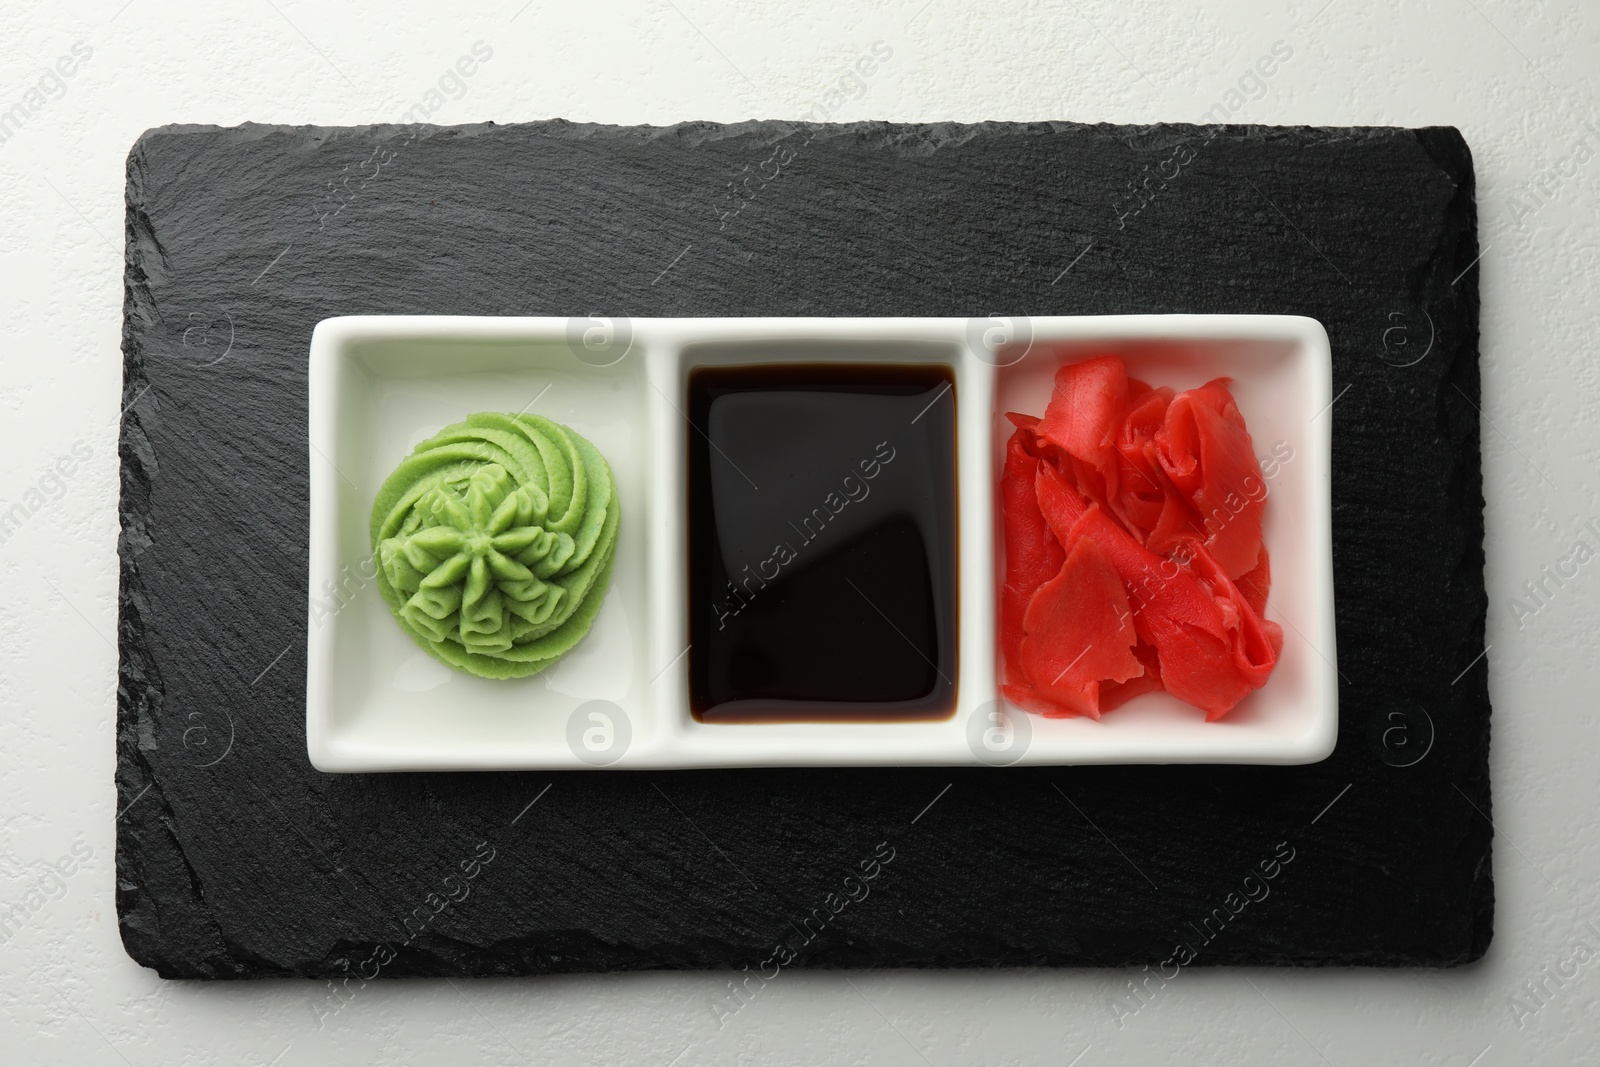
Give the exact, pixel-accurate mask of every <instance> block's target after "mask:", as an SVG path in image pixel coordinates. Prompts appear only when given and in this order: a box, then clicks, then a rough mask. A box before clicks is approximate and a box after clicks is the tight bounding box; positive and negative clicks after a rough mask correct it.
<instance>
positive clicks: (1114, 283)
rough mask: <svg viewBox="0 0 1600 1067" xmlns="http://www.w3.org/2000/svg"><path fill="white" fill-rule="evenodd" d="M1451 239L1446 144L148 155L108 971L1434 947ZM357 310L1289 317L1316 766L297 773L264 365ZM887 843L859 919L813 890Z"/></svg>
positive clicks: (295, 522) (1442, 941)
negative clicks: (1318, 687)
mask: <svg viewBox="0 0 1600 1067" xmlns="http://www.w3.org/2000/svg"><path fill="white" fill-rule="evenodd" d="M1136 186H1137V187H1142V189H1143V192H1142V194H1136V193H1135V191H1134V190H1135V187H1136ZM741 204H742V209H741ZM1135 208H1137V209H1138V210H1135ZM735 209H739V210H735ZM1477 255H1478V249H1477V238H1476V212H1475V207H1474V202H1473V175H1472V165H1471V159H1470V155H1469V153H1468V150H1467V147H1466V145H1465V144H1464V142H1463V141H1462V139H1461V137H1460V135H1459V134H1458V133H1457V132H1456V131H1455V130H1453V129H1439V128H1435V129H1424V130H1399V129H1303V128H1299V129H1279V128H1263V127H1212V128H1200V127H1194V126H1155V127H1141V128H1132V127H1112V126H1082V125H1074V124H1067V123H1050V124H1031V125H1009V124H983V125H976V126H967V125H951V124H941V125H932V126H903V125H887V124H882V123H861V124H855V125H848V126H803V125H800V126H797V125H792V124H785V123H752V124H745V125H738V126H717V125H712V124H706V123H695V124H688V125H682V126H677V127H673V128H670V129H650V128H631V129H629V128H614V127H599V126H576V125H571V124H568V123H565V122H550V123H537V124H531V125H520V126H508V127H497V126H492V125H485V126H471V127H456V128H438V127H418V126H400V127H396V126H383V127H372V128H360V129H323V128H308V127H297V128H292V129H291V128H285V127H263V126H246V127H242V128H238V129H231V130H222V129H216V128H211V127H168V128H165V129H161V130H155V131H152V132H150V133H147V134H145V135H144V136H143V137H142V138H141V139H140V140H139V142H138V143H137V144H136V145H135V146H134V148H133V151H132V153H131V154H130V156H129V159H128V215H127V278H126V283H127V287H126V305H125V307H126V325H125V327H124V337H123V351H124V354H125V358H126V364H125V383H124V390H125V391H124V397H123V402H124V404H125V405H126V408H127V410H126V414H125V416H124V420H123V426H122V438H121V457H122V501H121V517H122V535H121V541H120V545H119V548H120V553H121V560H122V588H121V617H120V625H119V631H118V632H119V641H120V648H121V667H120V686H119V691H118V729H117V756H118V760H117V776H116V777H117V786H118V790H119V800H120V804H119V811H120V812H122V814H121V815H120V816H119V820H118V823H117V830H118V846H117V911H118V915H119V919H120V922H121V928H122V934H123V941H124V944H125V945H126V946H127V949H128V952H129V953H130V954H131V955H132V956H133V958H134V959H136V960H138V961H139V962H141V963H143V964H146V965H147V966H151V967H154V968H156V969H157V970H158V971H159V972H160V973H161V974H163V975H165V976H169V977H196V978H244V977H257V976H270V975H291V974H297V975H337V976H342V977H345V978H347V979H348V980H347V981H346V982H344V983H342V984H341V986H340V988H341V990H348V989H351V988H356V987H358V986H359V983H360V981H362V980H363V978H371V977H374V976H377V975H382V976H394V975H422V974H447V975H481V974H535V973H544V972H561V971H594V970H629V969H639V968H658V967H668V968H695V967H733V968H742V967H744V966H746V965H749V967H750V968H751V970H752V971H759V970H763V969H765V970H767V971H769V972H770V971H771V969H772V968H773V967H776V966H778V965H779V964H780V963H782V962H783V961H784V958H785V953H782V952H779V953H777V955H776V958H774V954H775V950H776V949H777V947H778V946H779V944H780V943H786V944H787V945H788V947H789V948H790V949H795V950H797V951H796V954H795V958H794V962H795V964H796V965H803V966H820V967H856V966H970V965H998V964H1046V965H1057V964H1095V965H1111V964H1128V963H1136V964H1137V963H1149V964H1152V965H1153V966H1152V969H1153V970H1155V969H1158V968H1157V967H1155V966H1154V965H1158V964H1161V963H1162V962H1163V961H1167V960H1172V961H1173V962H1171V963H1169V964H1167V965H1166V966H1165V967H1163V968H1159V969H1161V970H1163V971H1165V972H1168V973H1170V971H1171V968H1172V967H1175V966H1177V965H1178V964H1181V963H1184V962H1187V961H1188V958H1189V954H1188V953H1186V952H1184V951H1182V950H1177V947H1178V946H1180V945H1185V946H1187V947H1188V949H1189V950H1190V951H1191V952H1192V953H1193V957H1194V962H1197V963H1201V964H1220V963H1284V964H1337V963H1343V964H1371V965H1405V964H1421V965H1451V964H1459V963H1464V962H1467V961H1471V960H1474V959H1477V958H1478V957H1480V956H1481V955H1482V954H1483V953H1484V951H1485V950H1486V948H1487V946H1488V943H1489V939H1490V936H1491V930H1492V923H1493V886H1492V881H1491V872H1490V862H1489V858H1490V838H1491V830H1490V824H1489V822H1488V817H1489V815H1490V814H1491V813H1490V808H1489V782H1488V739H1489V732H1488V727H1489V701H1488V690H1487V666H1486V661H1485V660H1484V658H1482V657H1481V655H1480V654H1481V652H1482V651H1483V630H1484V614H1485V610H1486V597H1485V591H1484V582H1483V551H1482V538H1483V521H1482V507H1483V500H1482V489H1481V484H1482V483H1481V474H1480V466H1479V444H1478V423H1479V414H1478V410H1477V406H1478V404H1479V378H1478V363H1477V341H1478V330H1477V313H1478V299H1477V271H1476V270H1475V269H1473V264H1474V262H1475V261H1476V257H1477ZM366 312H371V313H389V314H403V313H417V312H437V313H452V314H471V315H500V314H540V315H576V314H589V313H594V312H601V313H607V314H618V313H621V314H627V315H631V316H645V315H707V316H709V315H933V316H937V315H952V314H954V315H987V314H990V313H1005V314H1078V313H1093V314H1108V313H1128V312H1272V313H1276V312H1286V313H1296V314H1304V315H1310V316H1314V317H1315V318H1317V319H1319V320H1321V321H1322V322H1323V323H1324V324H1325V325H1326V327H1327V329H1328V333H1329V335H1330V336H1331V338H1332V340H1333V351H1334V364H1335V367H1334V379H1335V381H1334V388H1335V391H1336V393H1337V394H1338V400H1337V401H1336V403H1335V405H1334V407H1333V409H1332V411H1331V412H1330V413H1329V415H1325V416H1323V417H1332V418H1333V420H1334V426H1335V430H1334V470H1333V476H1334V485H1333V493H1334V534H1335V545H1336V548H1335V560H1334V566H1335V575H1336V584H1337V590H1338V640H1339V652H1338V662H1339V668H1340V673H1341V676H1342V679H1343V681H1342V683H1341V686H1340V702H1341V712H1340V716H1341V721H1340V741H1339V746H1338V750H1337V752H1336V753H1335V754H1334V755H1333V757H1332V758H1331V759H1329V760H1328V761H1326V762H1325V763H1322V764H1319V765H1316V766H1311V767H1298V768H1280V767H1207V766H1200V767H1096V768H1079V769H1071V768H1068V769H1039V770H1033V769H1030V770H1015V769H1010V770H945V769H914V770H912V769H882V770H831V771H816V770H779V771H771V770H766V771H742V772H683V773H657V774H644V773H586V774H541V773H525V774H524V773H497V774H391V775H354V776H333V775H324V774H320V773H318V772H316V771H314V770H313V769H312V768H311V767H310V765H309V763H308V762H307V758H306V751H305V726H304V697H305V689H304V668H305V658H304V657H305V642H304V635H305V628H306V596H307V590H306V580H307V579H306V530H307V526H306V508H307V458H306V457H307V447H306V353H307V344H308V342H309V339H310V335H311V329H312V327H313V325H314V324H315V323H316V322H317V321H318V320H320V319H322V318H325V317H327V316H330V315H343V314H352V313H366ZM1419 357H1420V358H1419ZM1287 637H1288V640H1289V641H1290V642H1294V641H1295V640H1296V636H1295V635H1294V634H1293V633H1290V634H1288V635H1287ZM547 786H548V792H547V793H546V792H543V791H544V790H545V789H546V787H547ZM947 787H948V788H947ZM536 797H537V798H539V802H538V803H537V804H536V805H534V806H533V807H531V808H529V807H527V805H528V804H529V802H530V801H532V800H533V799H534V798H536ZM936 798H937V802H936V803H933V804H932V807H931V808H930V807H928V805H929V804H930V803H931V802H933V801H935V799H936ZM890 854H892V856H893V858H892V861H891V862H889V863H888V864H887V865H881V866H879V867H877V868H876V871H877V877H876V878H874V879H873V880H872V881H871V882H870V883H865V889H864V890H863V889H857V888H855V884H856V883H848V884H847V883H846V882H845V881H844V879H845V878H846V877H847V876H849V875H852V874H858V873H861V865H862V864H863V863H864V862H867V863H869V864H870V862H871V861H872V860H873V859H874V857H875V856H877V857H879V858H881V857H882V856H884V855H890ZM1285 856H1292V858H1291V859H1289V861H1288V862H1287V863H1283V862H1282V860H1283V857H1285ZM483 857H490V858H489V860H488V862H487V864H484V862H483ZM869 869H873V868H870V866H869ZM1264 872H1271V873H1272V874H1273V875H1274V877H1272V878H1271V879H1270V880H1265V878H1264ZM1252 874H1254V878H1250V876H1251V875H1252ZM468 875H472V876H473V877H471V878H470V879H468V878H467V876H468ZM447 879H448V880H447ZM1247 879H1249V880H1247ZM847 888H848V889H849V892H850V893H852V894H854V895H857V896H859V895H861V894H862V893H863V892H864V891H870V895H868V896H866V897H865V899H862V900H859V901H852V902H844V901H845V897H844V895H843V894H844V893H845V891H846V889H847ZM1247 895H1248V896H1253V897H1258V898H1261V899H1257V900H1249V899H1247ZM452 898H459V899H452ZM841 902H844V903H841ZM835 908H839V909H840V910H837V911H835V910H834V909H835ZM814 909H820V910H816V911H814ZM813 915H814V916H815V917H814V918H813V919H812V921H811V923H810V924H809V925H808V924H807V923H806V919H807V917H808V916H813ZM824 919H825V920H826V925H825V926H822V927H821V929H820V932H819V930H818V926H819V923H821V922H822V921H823V920H824ZM1175 950H1177V951H1175ZM769 960H771V961H773V962H767V961H769ZM358 974H359V975H362V976H363V978H356V977H354V976H355V975H358ZM329 997H331V998H333V999H328V1000H327V1003H326V1005H325V1006H324V1008H323V1009H322V1010H326V1011H334V1010H337V1005H338V1004H341V1003H343V1000H341V999H339V997H338V996H336V995H335V994H333V993H332V992H330V993H329ZM734 1003H736V1002H733V1001H731V1000H730V1002H729V1004H730V1005H732V1004H734ZM729 1010H731V1008H730V1009H729Z"/></svg>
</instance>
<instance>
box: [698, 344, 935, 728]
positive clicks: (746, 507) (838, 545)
mask: <svg viewBox="0 0 1600 1067" xmlns="http://www.w3.org/2000/svg"><path fill="white" fill-rule="evenodd" d="M688 415H689V421H690V422H691V424H692V425H691V426H689V427H687V428H686V432H687V434H688V443H689V452H688V482H689V582H688V591H689V641H690V647H689V706H690V709H691V711H692V712H693V714H694V716H695V718H696V719H699V720H700V721H702V722H723V723H728V722H819V721H823V722H827V721H832V722H863V721H903V720H916V719H943V718H948V717H949V716H950V715H952V714H953V713H954V711H955V697H956V635H957V625H956V606H957V582H956V498H957V491H956V403H955V381H954V377H953V372H952V371H951V369H950V368H948V367H943V366H923V365H915V366H911V365H896V364H865V365H863V364H821V363H798V364H796V363H790V364H765V365H760V366H744V367H701V368H698V369H696V370H694V371H692V372H691V373H690V375H689V410H688Z"/></svg>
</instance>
